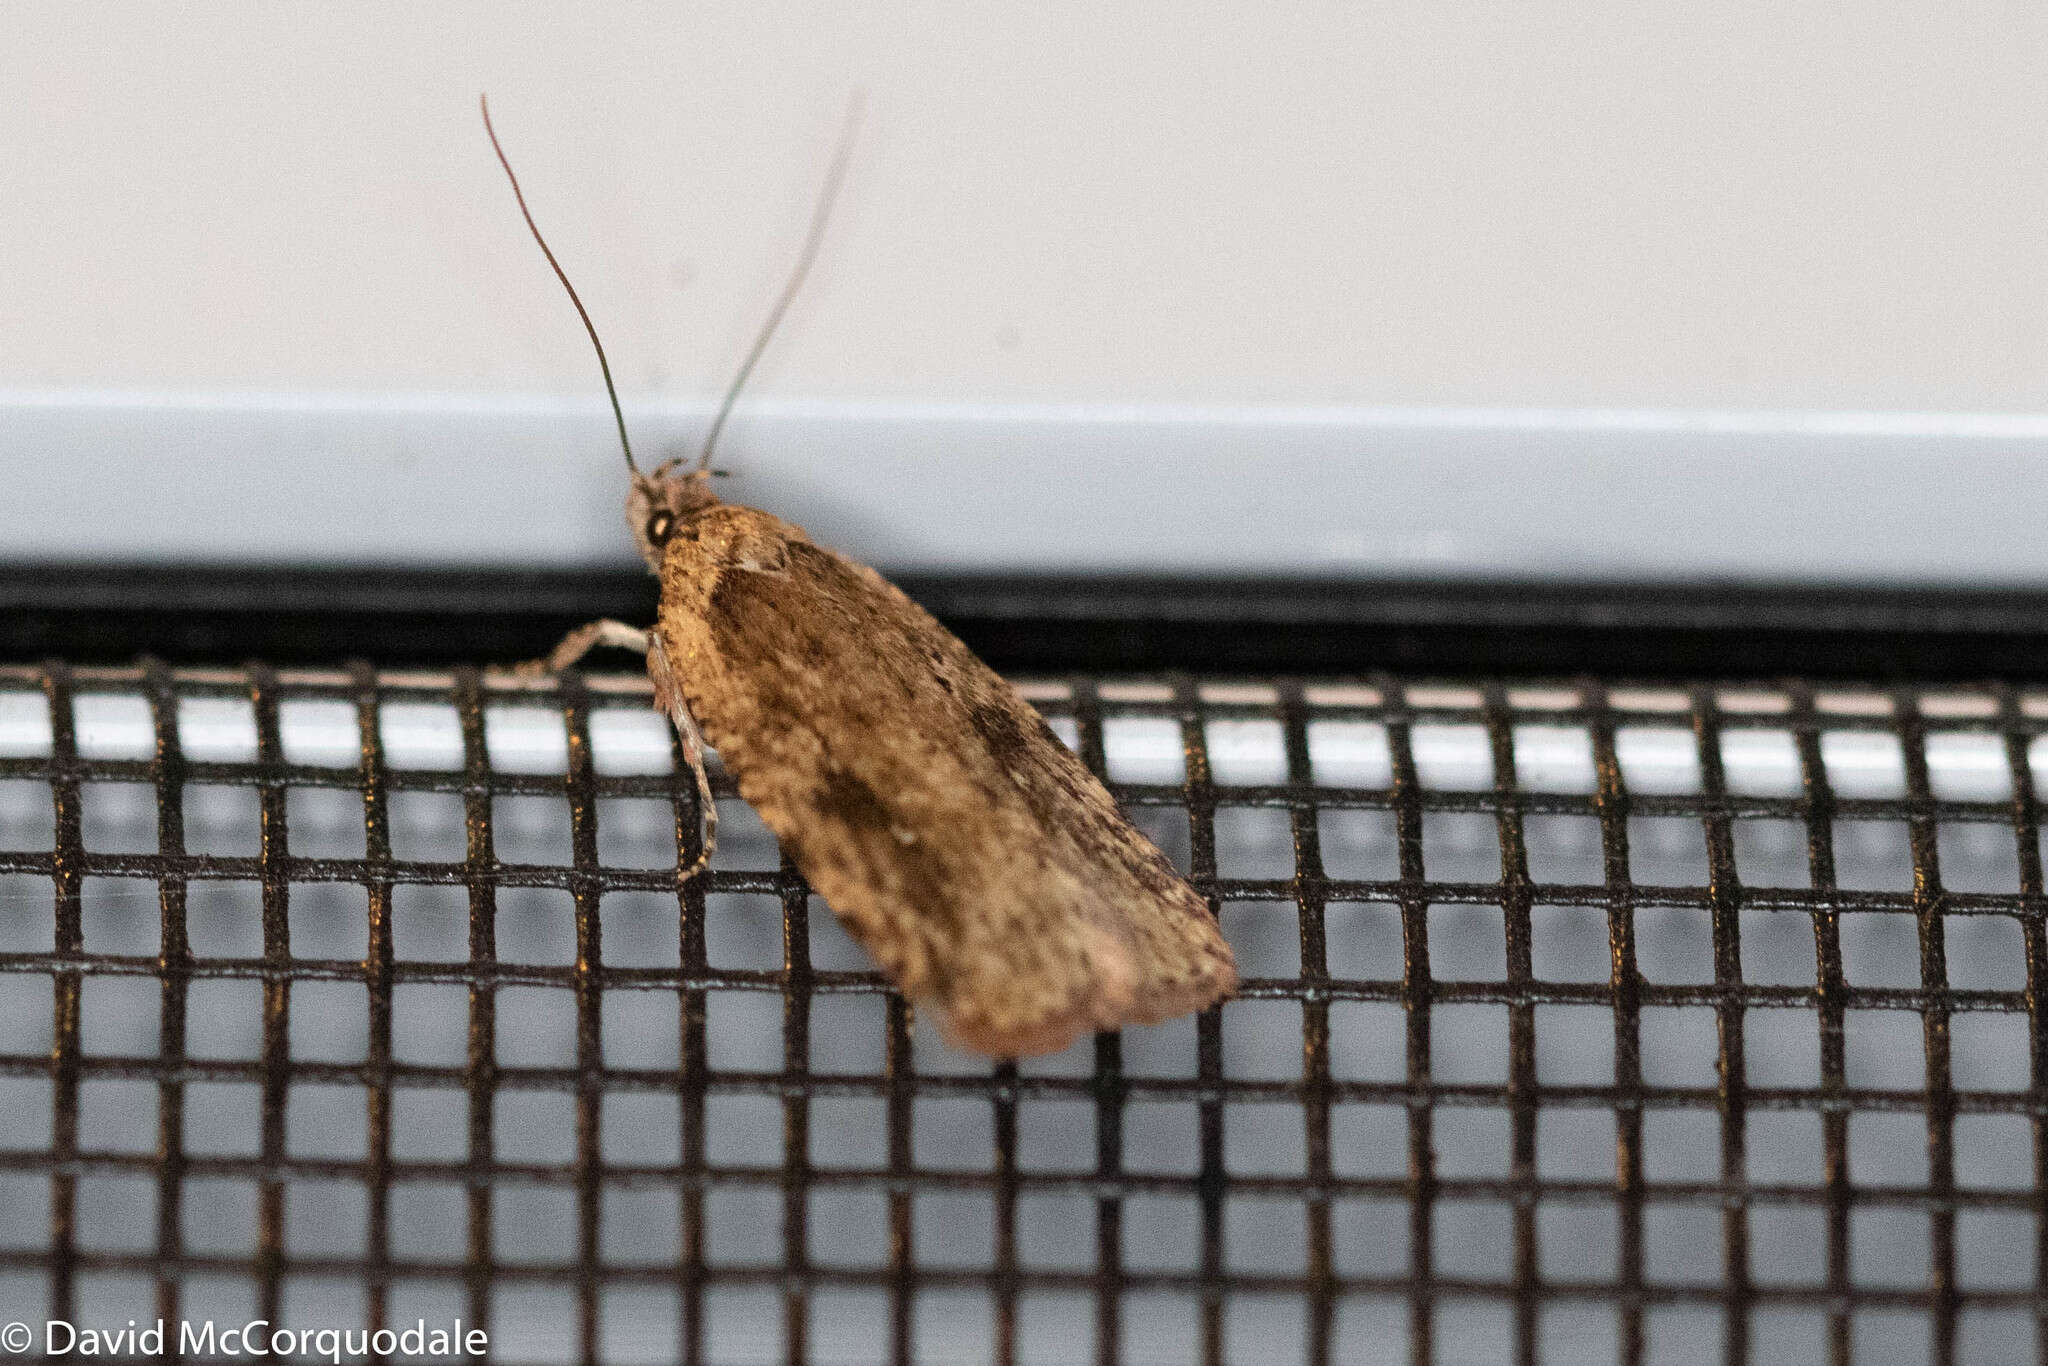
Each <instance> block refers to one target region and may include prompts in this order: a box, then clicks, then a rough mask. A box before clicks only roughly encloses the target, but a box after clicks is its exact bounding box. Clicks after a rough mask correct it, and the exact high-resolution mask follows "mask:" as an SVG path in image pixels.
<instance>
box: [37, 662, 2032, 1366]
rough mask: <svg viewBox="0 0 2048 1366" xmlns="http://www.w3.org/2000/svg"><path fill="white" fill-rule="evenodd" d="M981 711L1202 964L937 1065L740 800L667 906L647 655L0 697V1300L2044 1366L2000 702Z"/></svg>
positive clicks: (523, 1320)
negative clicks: (1076, 799)
mask: <svg viewBox="0 0 2048 1366" xmlns="http://www.w3.org/2000/svg"><path fill="white" fill-rule="evenodd" d="M1030 695H1031V696H1032V697H1033V700H1034V701H1035V702H1036V703H1037V704H1038V705H1039V706H1040V707H1041V708H1042V709H1043V710H1044V711H1045V712H1046V713H1047V715H1048V716H1049V717H1050V718H1052V719H1053V720H1054V722H1055V724H1056V726H1060V727H1064V728H1065V729H1064V733H1065V734H1066V735H1068V737H1069V738H1070V743H1073V744H1074V745H1075V746H1076V748H1077V749H1078V751H1079V752H1080V753H1081V754H1082V755H1083V756H1084V758H1085V759H1086V760H1087V761H1088V762H1089V763H1090V764H1091V765H1092V766H1093V767H1094V768H1095V769H1096V770H1097V771H1098V772H1102V773H1104V774H1105V775H1106V776H1107V777H1108V778H1109V779H1110V780H1111V783H1112V786H1113V788H1114V789H1115V790H1116V792H1117V794H1118V796H1119V797H1120V798H1121V799H1122V800H1123V801H1124V802H1125V803H1126V805H1127V807H1128V808H1129V809H1131V810H1132V811H1133V813H1134V816H1135V818H1137V819H1139V820H1140V822H1141V824H1143V825H1144V826H1145V827H1146V828H1147V829H1148V831H1150V832H1151V833H1153V834H1154V836H1155V838H1158V839H1159V840H1160V842H1161V844H1162V846H1163V847H1165V848H1166V849H1167V850H1168V852H1169V853H1171V854H1173V855H1174V856H1175V857H1176V858H1177V859H1178V860H1179V861H1181V863H1182V865H1183V866H1184V867H1185V868H1186V870H1187V871H1188V872H1189V873H1190V875H1191V876H1192V877H1193V879H1194V880H1195V882H1196V884H1197V886H1198V887H1200V888H1201V889H1202V890H1203V891H1205V892H1206V893H1208V894H1209V895H1210V897H1211V899H1212V902H1213V904H1215V905H1216V906H1217V907H1218V908H1219V911H1220V913H1221V914H1222V915H1223V918H1224V924H1225V929H1226V931H1227V932H1228V933H1229V935H1230V937H1231V938H1232V941H1233V943H1234V944H1236V946H1237V948H1238V951H1239V954H1240V963H1241V967H1242V968H1243V971H1244V975H1245V979H1246V980H1245V983H1244V986H1243V989H1242V990H1241V991H1240V992H1239V993H1238V995H1237V996H1236V997H1234V998H1233V999H1232V1000H1231V1001H1230V1002H1229V1003H1227V1004H1226V1005H1224V1006H1223V1007H1222V1008H1220V1009H1219V1010H1212V1011H1209V1012H1206V1013H1204V1014H1203V1015H1202V1016H1201V1017H1199V1019H1198V1020H1196V1021H1194V1022H1182V1023H1181V1024H1178V1025H1169V1026H1162V1027H1160V1028H1159V1029H1156V1030H1148V1031H1133V1032H1130V1033H1128V1034H1126V1035H1124V1036H1113V1035H1112V1036H1102V1037H1099V1038H1096V1039H1094V1040H1092V1041H1089V1042H1088V1043H1086V1044H1083V1045H1080V1046H1077V1047H1076V1048H1075V1049H1073V1050H1069V1052H1068V1053H1067V1054H1063V1055H1060V1056H1059V1057H1056V1058H1052V1059H1041V1060H1027V1061H1025V1062H1023V1063H1021V1064H1015V1065H1008V1064H1005V1065H990V1064H987V1063H985V1062H981V1061H977V1060H974V1059H971V1058H967V1057H964V1056H962V1055H959V1054H955V1053H952V1052H950V1050H947V1049H945V1048H944V1047H943V1046H942V1044H941V1043H940V1041H938V1040H936V1039H934V1038H932V1037H931V1035H930V1032H929V1031H926V1030H919V1029H917V1028H916V1027H915V1021H914V1014H913V1012H912V1011H911V1010H910V1009H909V1008H908V1007H907V1006H905V1005H904V1004H903V1003H902V1002H901V1001H900V1000H898V999H897V998H896V997H894V996H893V995H891V994H889V993H888V992H887V991H886V989H885V988H884V986H883V985H882V983H881V981H880V980H879V978H878V977H877V976H876V975H875V974H874V973H873V972H871V971H870V970H868V968H867V966H866V965H865V963H864V961H862V960H860V959H859V958H858V957H857V956H850V951H849V949H848V946H847V944H846V943H845V941H844V940H843V938H835V936H836V935H837V931H836V929H835V928H834V925H833V922H832V918H831V916H830V914H829V912H827V911H826V910H825V908H824V907H823V906H822V904H821V903H818V902H816V901H815V900H813V899H812V898H810V897H808V896H807V894H806V890H805V888H804V887H803V884H802V882H801V880H800V879H799V878H798V877H797V876H796V875H795V874H794V872H793V871H792V870H791V869H790V868H789V867H788V866H787V865H786V864H784V863H782V862H781V861H780V860H779V858H778V857H777V856H776V855H775V852H774V849H773V844H772V841H771V840H768V839H767V838H766V836H765V832H763V831H761V830H759V828H758V826H756V827H753V828H751V829H750V828H749V827H748V825H747V821H746V813H745V811H744V808H743V807H741V806H739V804H738V803H737V802H736V800H735V801H733V802H732V803H731V804H730V805H728V804H727V803H726V802H724V801H722V802H721V809H722V810H723V811H724V812H725V815H726V818H727V824H728V828H729V829H731V830H732V831H733V835H732V838H731V841H730V843H729V844H728V845H727V846H726V847H723V848H721V850H720V854H719V857H718V859H717V860H716V863H715V866H714V869H713V871H712V873H711V874H710V876H709V877H708V879H698V880H695V881H692V882H690V883H688V884H686V885H684V886H682V887H680V888H678V886H677V883H676V875H675V868H676V866H677V865H678V862H679V861H680V862H683V863H687V862H688V860H689V859H690V857H691V856H692V855H693V854H694V852H695V847H694V842H695V840H696V838H697V836H696V831H697V812H696V809H695V798H694V795H693V789H692V786H691V783H690V781H689V779H688V776H687V774H681V775H678V774H677V773H676V772H675V771H674V765H673V753H672V742H671V741H670V740H668V739H665V738H654V737H659V735H660V732H658V731H649V730H648V729H646V727H647V726H649V725H659V724H660V722H659V718H658V717H655V716H654V715H653V713H651V712H650V711H649V710H648V709H647V707H648V696H647V687H646V684H645V681H644V680H643V679H640V678H638V677H635V676H625V675H596V674H593V675H590V676H588V677H584V676H579V675H571V676H569V677H566V678H565V679H563V680H562V681H561V683H560V684H559V686H557V685H555V684H552V683H550V684H544V685H530V684H526V683H523V682H518V681H515V680H513V679H512V678H511V677H509V676H506V675H500V674H496V673H488V674H487V673H483V672H479V671H478V670H474V669H463V670H456V671H454V672H453V673H450V674H425V673H421V674H403V673H396V672H390V671H384V672H380V671H378V670H375V669H373V668H371V667H369V666H367V665H356V666H353V667H351V668H349V669H347V670H345V671H326V672H323V671H296V672H295V671H286V670H276V669H271V668H267V667H262V666H251V667H249V668H247V669H244V670H234V671H204V670H177V671H173V670H171V669H168V668H166V667H164V666H160V665H147V666H144V667H141V668H139V669H93V670H87V669H72V668H67V667H65V666H63V665H59V664H50V665H46V666H43V667H41V668H36V669H13V670H5V671H0V754H4V755H5V756H7V757H0V836H4V837H0V845H4V846H5V847H4V850H0V993H4V994H0V1088H4V1089H0V1097H4V1098H5V1104H4V1105H0V1185H4V1186H5V1190H4V1193H0V1211H4V1212H0V1225H4V1228H5V1233H4V1235H0V1311H4V1313H0V1317H6V1318H11V1319H19V1320H24V1321H28V1322H31V1323H35V1324H38V1325H39V1324H40V1323H41V1321H42V1320H44V1319H45V1318H57V1319H67V1320H73V1321H77V1322H79V1323H87V1324H90V1323H103V1324H118V1323H120V1322H122V1321H125V1320H126V1319H127V1318H131V1317H132V1318H142V1319H147V1318H152V1317H156V1316H162V1317H164V1318H166V1319H170V1320H173V1321H174V1322H175V1321H176V1320H179V1319H181V1318H182V1319H188V1320H189V1319H194V1318H199V1317H213V1318H217V1319H219V1320H220V1321H222V1322H223V1323H227V1322H240V1321H242V1320H243V1319H247V1318H263V1319H267V1320H269V1321H271V1322H272V1323H275V1324H281V1325H286V1326H290V1327H295V1328H296V1327H313V1326H352V1327H361V1326H364V1325H367V1326H370V1327H373V1328H374V1327H377V1326H382V1325H387V1324H391V1325H398V1324H409V1323H411V1322H412V1321H413V1320H414V1319H415V1318H416V1317H425V1318H426V1319H427V1320H428V1321H429V1322H434V1321H437V1320H438V1321H443V1322H445V1321H447V1320H451V1319H453V1318H454V1317H456V1316H458V1315H459V1316H460V1317H461V1318H462V1319H463V1320H464V1322H465V1323H466V1324H469V1325H475V1326H480V1327H482V1328H484V1329H485V1330H487V1331H488V1332H489V1334H490V1341H491V1350H492V1355H493V1357H494V1359H499V1360H507V1361H521V1360H533V1361H548V1360H562V1359H580V1360H585V1361H612V1360H617V1361H660V1360H683V1361H692V1362H695V1361H750V1360H781V1359H789V1360H798V1361H821V1362H836V1361H865V1360H893V1361H901V1362H908V1361H952V1360H985V1359H986V1360H996V1361H1002V1362H1015V1361H1041V1360H1042V1361H1056V1360H1073V1359H1080V1360H1088V1359H1092V1360H1096V1361H1101V1362H1138V1361H1147V1360H1155V1359H1157V1360H1185V1359H1193V1360H1201V1361H1211V1362H1216V1361H1224V1360H1242V1361H1253V1360H1258V1361H1264V1360H1307V1361H1314V1362H1324V1361H1357V1360H1381V1359H1386V1360H1408V1361H1413V1362H1418V1363H1426V1362H1451V1361H1467V1360H1516V1361H1524V1362H1533V1361H1537V1360H1551V1361H1565V1360H1570V1361H1607V1360H1613V1361H1621V1362H1641V1361H1656V1362H1662V1361H1691V1360H1702V1361H1728V1362H1746V1361H1754V1362H1775V1361H1791V1360H1827V1361H1833V1362H1850V1361H1857V1362H1877V1361H1895V1360H1935V1361H1942V1362H1948V1361H2012V1360H2021V1359H2044V1357H2048V1320H2044V1318H2043V1313H2042V1305H2043V1303H2044V1300H2043V1290H2044V1288H2048V1282H2044V1276H2048V1201H2044V1191H2048V1131H2044V1126H2043V1105H2044V1099H2048V1036H2044V1033H2043V1030H2042V1024H2041V1018H2040V1014H2039V1011H2038V1009H2037V1007H2036V1004H2035V1003H2036V1000H2037V996H2038V992H2039V990H2040V987H2041V982H2042V977H2041V974H2042V972H2043V970H2044V964H2048V941H2044V926H2043V913H2044V908H2048V900H2044V888H2043V876H2042V852H2041V843H2040V829H2039V806H2038V802H2037V797H2036V792H2035V787H2036V779H2035V772H2036V766H2037V765H2041V764H2044V763H2048V739H2044V738H2043V737H2048V693H2042V694H2035V693H2033V692H2030V691H2025V690H2019V689H2013V688H2006V687H2000V686H1982V687H1962V686H1942V687H1933V686H1929V687H1925V688H1921V687H1914V686H1895V687H1890V688H1887V689H1882V690H1876V689H1869V688H1858V687H1852V686H1849V685H1833V684H1829V685H1818V684H1811V683H1806V682H1802V681H1799V680H1778V681H1773V682H1769V683H1762V684H1757V685H1744V686H1731V685H1727V684H1699V685H1694V686H1673V685H1669V684H1655V685H1644V686H1641V687H1628V686H1624V685H1622V684H1620V683H1615V682H1609V681H1603V680H1598V679H1572V680H1563V681H1559V682H1557V683H1554V684H1543V685H1536V684H1530V683H1524V682H1515V683H1509V682H1505V681H1488V680H1463V679H1450V680H1410V679H1403V678H1395V677H1387V676H1380V677H1368V678H1359V679H1354V680H1303V679H1292V678H1282V679H1274V678H1266V679H1231V680H1221V679H1213V680H1212V679H1197V678H1194V677H1191V676H1184V675H1176V676H1165V677H1153V678H1145V679H1124V680H1104V679H1099V678H1096V677H1092V676H1075V677H1071V678H1066V679H1060V680H1055V681H1042V682H1039V683H1037V684H1035V685H1033V686H1032V687H1031V689H1030ZM628 722H630V723H631V726H632V727H634V729H630V730H628V729H621V727H623V726H626V724H627V723H628ZM621 736H625V737H627V739H620V737H621ZM522 737H525V738H523V739H522ZM535 737H539V738H537V739H536V738H535ZM629 741H630V743H629ZM662 746H669V747H670V748H669V752H667V753H663V752H662V749H661V747H662ZM634 755H637V756H638V757H637V759H636V758H633V757H632V756H634ZM620 756H626V757H625V758H621V757H620ZM719 790H720V792H721V794H730V791H731V789H730V784H729V783H728V782H726V781H725V780H724V778H723V775H720V788H719Z"/></svg>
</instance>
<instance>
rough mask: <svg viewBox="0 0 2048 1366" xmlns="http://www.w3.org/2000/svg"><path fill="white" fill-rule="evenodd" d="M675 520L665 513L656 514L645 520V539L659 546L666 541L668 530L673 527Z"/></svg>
mask: <svg viewBox="0 0 2048 1366" xmlns="http://www.w3.org/2000/svg"><path fill="white" fill-rule="evenodd" d="M675 520H676V519H675V518H673V517H671V516H670V515H669V514H668V513H666V512H657V513H655V514H654V515H653V516H652V517H649V518H648V519H647V539H648V540H650V541H652V542H654V543H655V544H656V545H660V544H661V543H662V542H663V541H666V540H667V539H668V533H669V528H670V527H673V526H674V525H675Z"/></svg>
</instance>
